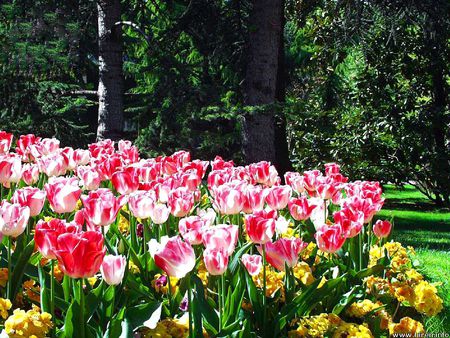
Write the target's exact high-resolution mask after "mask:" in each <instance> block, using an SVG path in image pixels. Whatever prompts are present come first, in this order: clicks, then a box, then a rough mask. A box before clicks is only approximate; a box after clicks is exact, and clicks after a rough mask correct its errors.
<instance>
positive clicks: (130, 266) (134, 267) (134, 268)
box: [128, 259, 140, 275]
mask: <svg viewBox="0 0 450 338" xmlns="http://www.w3.org/2000/svg"><path fill="white" fill-rule="evenodd" d="M128 270H130V272H131V273H132V274H133V275H135V274H137V273H139V272H140V271H139V267H138V266H137V265H136V264H134V262H133V260H132V259H130V260H129V261H128Z"/></svg>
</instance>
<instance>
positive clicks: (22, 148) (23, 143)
mask: <svg viewBox="0 0 450 338" xmlns="http://www.w3.org/2000/svg"><path fill="white" fill-rule="evenodd" d="M40 139H41V138H40V137H36V136H35V135H33V134H28V135H20V136H19V139H18V140H17V147H16V153H17V154H19V155H20V156H21V157H22V160H23V161H25V162H28V161H29V160H30V157H31V156H30V155H31V149H30V147H31V146H32V145H34V144H35V143H36V142H38V141H39V140H40Z"/></svg>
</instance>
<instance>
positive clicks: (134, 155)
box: [118, 140, 139, 164]
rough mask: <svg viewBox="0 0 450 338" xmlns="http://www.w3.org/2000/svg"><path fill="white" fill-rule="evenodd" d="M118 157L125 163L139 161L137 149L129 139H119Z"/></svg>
mask: <svg viewBox="0 0 450 338" xmlns="http://www.w3.org/2000/svg"><path fill="white" fill-rule="evenodd" d="M118 148H119V151H118V153H119V154H120V157H121V158H122V161H123V162H124V163H125V164H131V163H136V162H137V161H139V150H138V148H137V147H136V146H134V145H133V144H132V143H131V141H125V140H120V141H119V144H118Z"/></svg>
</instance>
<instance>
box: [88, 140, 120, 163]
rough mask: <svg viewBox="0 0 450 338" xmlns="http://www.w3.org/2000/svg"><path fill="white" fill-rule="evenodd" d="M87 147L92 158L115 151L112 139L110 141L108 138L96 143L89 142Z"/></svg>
mask: <svg viewBox="0 0 450 338" xmlns="http://www.w3.org/2000/svg"><path fill="white" fill-rule="evenodd" d="M88 148H89V152H90V154H91V157H94V158H100V157H102V156H104V155H106V156H109V155H112V154H114V152H115V149H114V141H111V140H110V139H105V140H102V141H99V142H97V143H91V144H90V145H89V146H88Z"/></svg>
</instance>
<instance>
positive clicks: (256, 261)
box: [241, 254, 262, 276]
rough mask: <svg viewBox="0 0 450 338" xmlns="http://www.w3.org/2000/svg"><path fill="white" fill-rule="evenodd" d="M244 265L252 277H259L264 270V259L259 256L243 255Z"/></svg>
mask: <svg viewBox="0 0 450 338" xmlns="http://www.w3.org/2000/svg"><path fill="white" fill-rule="evenodd" d="M241 261H242V264H244V266H245V268H246V269H247V271H248V273H249V274H250V276H257V275H258V274H259V273H260V271H261V269H262V257H261V256H259V255H249V254H243V255H242V257H241Z"/></svg>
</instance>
